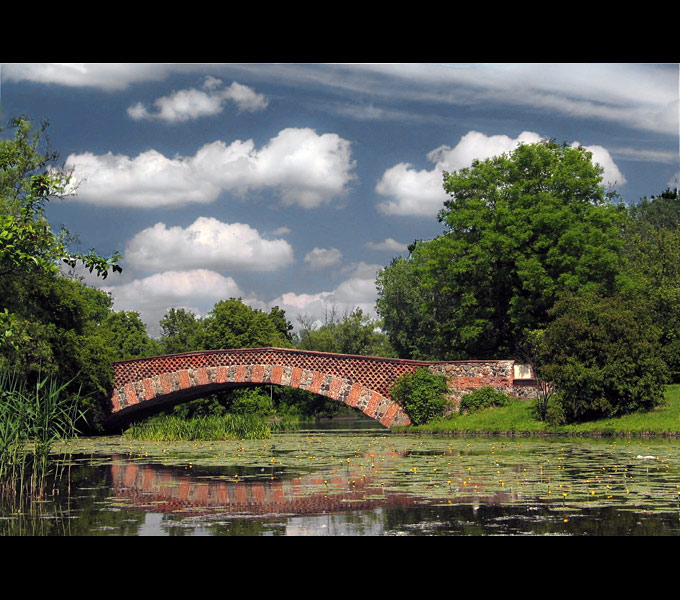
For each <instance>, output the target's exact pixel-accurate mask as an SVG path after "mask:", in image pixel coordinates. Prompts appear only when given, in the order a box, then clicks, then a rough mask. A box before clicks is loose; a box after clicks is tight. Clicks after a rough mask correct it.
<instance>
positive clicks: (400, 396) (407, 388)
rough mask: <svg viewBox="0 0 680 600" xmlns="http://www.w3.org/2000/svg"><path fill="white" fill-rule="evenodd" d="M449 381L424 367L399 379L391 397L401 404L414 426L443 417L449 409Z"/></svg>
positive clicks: (391, 391) (391, 392)
mask: <svg viewBox="0 0 680 600" xmlns="http://www.w3.org/2000/svg"><path fill="white" fill-rule="evenodd" d="M448 389H449V388H448V383H447V379H446V377H445V376H443V375H437V374H435V373H432V372H431V371H430V370H429V369H427V368H425V367H422V368H420V369H417V370H416V371H414V372H413V373H407V374H405V375H402V376H401V377H399V378H398V379H397V380H396V381H395V382H394V383H393V384H392V386H391V387H390V397H391V398H392V399H393V400H394V401H395V402H397V403H398V404H400V405H401V406H402V407H403V408H404V409H405V410H406V412H407V414H408V415H409V417H411V422H412V423H413V424H414V425H422V424H424V423H428V422H429V421H432V420H433V419H436V418H438V417H441V416H442V415H443V414H444V411H445V409H446V407H447V404H448V400H447V398H446V394H447V392H448Z"/></svg>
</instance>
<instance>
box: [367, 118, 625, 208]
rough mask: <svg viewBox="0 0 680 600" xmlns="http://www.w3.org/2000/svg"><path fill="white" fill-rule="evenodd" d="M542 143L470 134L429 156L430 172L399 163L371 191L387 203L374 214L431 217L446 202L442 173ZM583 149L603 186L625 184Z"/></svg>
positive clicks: (604, 155)
mask: <svg viewBox="0 0 680 600" xmlns="http://www.w3.org/2000/svg"><path fill="white" fill-rule="evenodd" d="M542 139H544V138H542V136H540V135H539V134H538V133H534V132H532V131H523V132H522V133H520V134H519V135H518V136H517V137H516V138H510V137H508V136H507V135H491V136H487V135H485V134H483V133H480V132H478V131H470V132H468V133H466V134H465V135H464V136H463V137H462V138H461V139H460V141H459V142H458V144H456V145H455V146H454V147H450V146H445V145H442V146H439V147H438V148H435V149H434V150H432V151H431V152H429V153H428V154H427V158H428V160H430V162H432V163H434V164H435V167H434V169H432V170H430V171H426V170H421V171H417V170H415V169H413V167H412V165H410V164H408V163H400V164H398V165H395V166H394V167H392V168H390V169H388V170H387V171H385V173H384V174H383V176H382V178H381V179H380V181H379V182H378V184H377V185H376V188H375V191H376V192H377V193H378V194H380V195H382V196H386V197H388V198H389V200H386V201H383V202H380V203H379V204H378V206H377V207H378V210H379V211H380V212H382V213H384V214H387V215H415V216H423V217H431V216H435V215H436V214H437V212H438V211H439V210H440V209H441V208H442V205H443V202H444V200H446V198H447V195H446V193H445V192H444V189H443V187H442V183H443V180H442V175H443V172H444V171H448V172H454V171H459V170H461V169H464V168H467V167H469V166H470V165H472V162H473V160H485V159H488V158H491V157H493V156H499V155H501V154H504V153H506V152H510V151H512V150H514V149H515V148H517V147H518V146H519V145H520V144H535V143H537V142H540V141H541V140H542ZM577 146H579V144H578V142H574V143H573V144H572V147H577ZM585 148H586V150H588V151H590V152H591V153H592V155H593V162H596V163H599V164H600V165H601V166H602V168H603V169H604V174H603V183H604V184H605V185H608V186H614V185H619V186H620V185H623V184H624V183H626V178H625V177H624V176H623V174H622V173H621V171H619V169H618V167H617V166H616V164H615V163H614V160H613V159H612V157H611V155H610V154H609V152H608V151H607V150H606V149H605V148H603V147H602V146H586V147H585Z"/></svg>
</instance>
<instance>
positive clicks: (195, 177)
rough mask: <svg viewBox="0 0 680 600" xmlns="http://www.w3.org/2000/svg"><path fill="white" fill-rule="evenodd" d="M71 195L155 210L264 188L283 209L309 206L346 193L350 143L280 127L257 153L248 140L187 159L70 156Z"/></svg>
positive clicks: (149, 155) (210, 147)
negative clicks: (74, 193) (221, 194)
mask: <svg viewBox="0 0 680 600" xmlns="http://www.w3.org/2000/svg"><path fill="white" fill-rule="evenodd" d="M65 166H66V168H67V169H72V170H73V184H74V186H75V187H76V188H77V189H76V195H75V196H74V197H73V199H74V200H77V201H81V202H88V203H92V204H96V205H102V206H104V205H110V206H127V207H136V208H156V207H161V206H178V205H184V204H189V203H209V202H213V201H214V200H215V199H216V198H217V196H218V195H219V194H220V192H221V191H228V192H232V193H235V194H238V195H241V196H243V195H245V194H246V193H248V192H249V191H267V190H272V191H274V192H275V193H277V194H278V196H279V197H280V199H281V202H282V203H283V204H284V205H286V206H291V205H297V206H301V207H303V208H317V207H319V206H321V205H323V204H328V203H330V202H331V201H332V200H333V199H334V198H335V197H338V196H340V195H342V194H343V193H344V192H345V191H346V186H347V185H348V184H349V183H350V182H351V181H352V180H353V179H354V177H355V176H354V175H353V174H352V173H351V171H352V169H353V168H354V166H355V162H354V161H352V160H351V152H350V143H349V142H348V141H347V140H345V139H343V138H341V137H340V136H338V135H337V134H335V133H324V134H321V135H319V134H317V133H316V132H315V131H314V130H312V129H308V128H305V129H293V128H289V129H284V130H282V131H281V132H279V133H278V134H277V135H276V137H274V138H272V139H271V140H269V142H268V143H267V144H266V145H265V146H263V147H262V148H261V149H260V150H257V149H256V148H255V144H254V142H253V140H247V141H241V140H236V141H234V142H232V143H231V144H229V145H227V144H225V143H224V142H223V141H219V140H218V141H216V142H212V143H210V144H206V145H204V146H203V147H201V148H200V149H199V150H198V151H197V152H196V154H195V155H194V156H192V157H175V158H167V157H165V156H164V155H162V154H161V153H159V152H157V151H155V150H149V151H147V152H143V153H141V154H139V155H138V156H136V157H134V158H130V157H128V156H125V155H114V154H112V153H111V152H109V153H107V154H104V155H94V154H92V153H90V152H85V153H83V154H71V155H70V156H69V157H68V158H67V159H66V161H65Z"/></svg>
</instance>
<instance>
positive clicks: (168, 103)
mask: <svg viewBox="0 0 680 600" xmlns="http://www.w3.org/2000/svg"><path fill="white" fill-rule="evenodd" d="M222 86H223V84H222V81H220V80H219V79H216V78H214V77H210V76H208V77H206V78H205V81H204V83H203V89H202V90H197V89H186V90H179V91H176V92H173V93H172V94H171V95H169V96H163V97H162V98H158V99H157V100H155V101H154V103H153V105H154V108H155V110H154V111H153V112H151V111H149V110H147V108H146V107H145V106H144V105H143V104H142V103H141V102H138V103H137V104H135V105H133V106H131V107H130V108H128V115H129V116H130V117H132V118H133V119H157V120H161V121H166V122H168V123H177V122H185V121H188V120H190V119H197V118H199V117H203V116H210V115H216V114H219V113H221V112H222V110H223V109H224V103H225V101H227V100H230V101H232V102H234V103H235V104H236V106H237V107H238V109H239V112H242V111H256V110H263V109H264V108H266V107H267V105H268V101H267V99H266V98H265V97H264V95H262V94H258V93H256V92H255V91H254V90H253V89H252V88H249V87H248V86H245V85H241V84H240V83H237V82H236V81H234V82H233V83H232V84H231V85H230V86H229V87H228V88H224V87H222Z"/></svg>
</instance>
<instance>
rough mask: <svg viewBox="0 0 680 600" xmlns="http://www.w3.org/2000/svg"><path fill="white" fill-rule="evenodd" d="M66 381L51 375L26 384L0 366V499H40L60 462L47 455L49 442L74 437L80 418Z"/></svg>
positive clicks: (16, 375) (14, 373)
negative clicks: (48, 479) (60, 380)
mask: <svg viewBox="0 0 680 600" xmlns="http://www.w3.org/2000/svg"><path fill="white" fill-rule="evenodd" d="M69 384H70V382H67V383H59V382H57V381H56V380H55V379H54V378H52V377H42V378H38V379H37V380H36V382H35V383H34V384H28V383H27V382H26V381H25V380H24V379H23V378H21V377H20V376H19V375H18V374H17V373H16V372H13V371H9V370H0V495H1V496H2V498H3V499H9V500H11V501H14V500H18V501H19V502H20V503H21V502H22V500H23V499H24V498H28V499H29V500H30V499H36V498H42V497H43V496H44V495H45V491H46V482H47V477H48V475H49V474H55V475H58V473H59V470H60V467H61V465H60V463H59V462H58V461H54V460H51V459H50V451H51V448H52V444H53V443H54V442H56V441H63V440H67V439H70V438H72V437H74V436H76V435H77V433H78V432H77V429H76V423H77V422H78V421H79V420H80V419H84V414H83V412H82V411H81V410H80V409H79V406H78V405H79V397H78V395H77V394H76V395H74V394H71V393H69V392H68V391H67V388H68V386H69Z"/></svg>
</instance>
